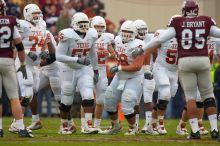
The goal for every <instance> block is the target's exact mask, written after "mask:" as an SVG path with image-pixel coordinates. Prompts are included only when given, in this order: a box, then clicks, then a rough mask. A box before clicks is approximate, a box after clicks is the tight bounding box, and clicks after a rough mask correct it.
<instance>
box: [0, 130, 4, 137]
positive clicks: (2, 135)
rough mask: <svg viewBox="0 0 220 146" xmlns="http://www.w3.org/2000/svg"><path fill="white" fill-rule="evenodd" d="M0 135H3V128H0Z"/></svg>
mask: <svg viewBox="0 0 220 146" xmlns="http://www.w3.org/2000/svg"><path fill="white" fill-rule="evenodd" d="M0 137H4V132H3V129H0Z"/></svg>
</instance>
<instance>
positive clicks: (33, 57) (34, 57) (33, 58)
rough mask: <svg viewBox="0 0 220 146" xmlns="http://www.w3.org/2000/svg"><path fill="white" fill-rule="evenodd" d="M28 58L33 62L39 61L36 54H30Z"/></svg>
mask: <svg viewBox="0 0 220 146" xmlns="http://www.w3.org/2000/svg"><path fill="white" fill-rule="evenodd" d="M27 56H28V57H29V58H31V60H33V61H36V60H37V54H35V53H34V52H31V51H30V52H28V54H27Z"/></svg>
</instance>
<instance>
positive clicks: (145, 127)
mask: <svg viewBox="0 0 220 146" xmlns="http://www.w3.org/2000/svg"><path fill="white" fill-rule="evenodd" d="M147 128H148V124H145V125H144V127H143V128H142V129H141V132H142V133H145V132H146V131H147Z"/></svg>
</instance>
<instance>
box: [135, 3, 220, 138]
mask: <svg viewBox="0 0 220 146" xmlns="http://www.w3.org/2000/svg"><path fill="white" fill-rule="evenodd" d="M198 12H199V6H198V3H197V1H196V0H185V1H184V2H183V7H182V14H183V16H181V17H175V18H173V19H171V20H170V21H169V24H168V28H167V30H165V31H164V33H162V34H161V35H159V36H157V37H155V38H154V39H152V40H151V42H149V43H148V44H147V46H146V48H144V50H147V49H148V48H152V47H154V46H156V45H158V44H161V43H163V42H165V41H167V40H170V39H171V38H173V37H176V38H177V42H178V57H179V60H178V73H179V79H180V83H181V86H182V87H183V90H184V93H185V96H186V101H187V114H188V118H189V122H190V125H191V129H192V131H191V134H190V136H189V137H188V138H189V139H200V133H199V127H198V119H197V114H196V97H197V87H198V88H199V91H200V94H201V98H202V100H203V101H204V107H205V109H206V112H207V114H208V119H209V122H210V126H211V137H212V138H213V139H217V138H218V137H219V131H218V128H217V114H216V103H215V99H214V94H213V86H212V83H211V76H210V67H211V65H210V61H209V58H208V49H207V45H206V42H207V38H208V36H209V35H210V36H213V37H220V29H219V28H218V27H216V23H215V21H214V20H213V19H212V18H211V17H208V16H198ZM144 50H143V49H142V48H140V49H138V50H135V51H134V52H133V53H132V54H133V56H137V55H138V54H142V53H143V52H144Z"/></svg>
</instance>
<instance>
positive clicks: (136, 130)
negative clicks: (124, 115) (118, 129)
mask: <svg viewBox="0 0 220 146" xmlns="http://www.w3.org/2000/svg"><path fill="white" fill-rule="evenodd" d="M137 134H138V128H137V127H135V128H133V129H131V128H129V129H128V132H126V133H125V134H124V135H137Z"/></svg>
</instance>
